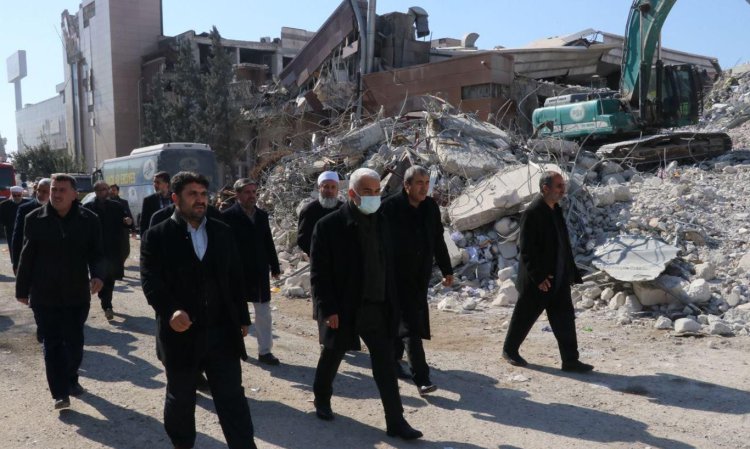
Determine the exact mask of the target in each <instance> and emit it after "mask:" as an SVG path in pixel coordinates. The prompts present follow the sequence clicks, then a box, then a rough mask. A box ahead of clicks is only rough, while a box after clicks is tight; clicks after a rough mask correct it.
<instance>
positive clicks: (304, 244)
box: [297, 171, 344, 256]
mask: <svg viewBox="0 0 750 449" xmlns="http://www.w3.org/2000/svg"><path fill="white" fill-rule="evenodd" d="M338 194H339V175H338V174H336V172H334V171H324V172H323V173H321V174H320V176H318V199H317V200H315V201H312V202H311V203H309V204H308V205H306V206H305V207H304V208H303V209H302V211H300V213H299V222H298V223H297V246H299V247H300V249H302V251H304V253H305V254H307V255H308V256H309V255H310V241H311V240H312V234H313V230H314V229H315V224H316V223H317V222H318V220H320V219H321V218H323V217H325V216H326V215H328V214H330V213H331V212H333V211H335V210H336V209H338V208H339V206H341V205H342V204H344V203H343V202H342V201H340V200H339V199H338Z"/></svg>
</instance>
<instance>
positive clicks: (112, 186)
mask: <svg viewBox="0 0 750 449" xmlns="http://www.w3.org/2000/svg"><path fill="white" fill-rule="evenodd" d="M109 188H110V189H117V191H118V192H119V191H120V186H118V185H117V184H110V186H109Z"/></svg>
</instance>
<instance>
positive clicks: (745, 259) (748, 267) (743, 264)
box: [737, 251, 750, 273]
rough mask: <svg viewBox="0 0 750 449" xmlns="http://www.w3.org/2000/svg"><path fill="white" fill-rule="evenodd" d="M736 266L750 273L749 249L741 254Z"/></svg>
mask: <svg viewBox="0 0 750 449" xmlns="http://www.w3.org/2000/svg"><path fill="white" fill-rule="evenodd" d="M737 268H738V269H740V270H743V271H745V272H746V273H750V251H748V253H747V254H745V255H744V256H742V259H740V262H739V263H738V264H737Z"/></svg>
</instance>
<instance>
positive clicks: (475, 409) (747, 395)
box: [0, 241, 750, 449]
mask: <svg viewBox="0 0 750 449" xmlns="http://www.w3.org/2000/svg"><path fill="white" fill-rule="evenodd" d="M133 243H134V246H133V255H137V242H135V241H134V242H133ZM2 248H3V254H0V273H2V275H0V295H2V298H3V301H0V370H2V371H1V372H0V404H2V407H1V408H0V417H2V421H1V423H2V424H0V447H1V448H4V449H15V448H43V449H55V448H66V449H67V448H76V449H79V448H80V449H89V448H115V449H131V448H167V447H171V446H170V444H169V440H168V439H167V437H166V434H165V432H164V429H163V427H162V407H163V401H164V387H165V376H164V372H163V369H162V366H161V364H160V363H159V362H158V360H157V359H156V357H155V352H154V337H153V333H154V320H153V312H152V310H151V309H150V308H149V306H148V305H147V304H146V300H145V298H144V297H143V294H142V293H141V289H140V283H139V280H138V271H137V259H135V258H131V260H130V261H129V266H128V267H127V270H126V280H125V282H118V284H117V287H116V291H115V300H114V306H115V312H116V317H115V320H114V321H112V322H107V321H106V320H105V318H104V314H103V313H102V311H101V309H100V308H99V304H98V300H97V299H96V298H95V299H94V301H92V307H91V312H90V314H89V319H88V322H87V324H86V352H85V355H84V360H83V365H82V367H81V376H82V377H81V384H82V385H83V386H84V387H85V388H86V390H87V392H86V393H85V394H84V395H83V396H81V397H80V398H73V399H72V406H71V408H70V409H69V410H65V411H62V412H58V411H55V410H53V409H52V399H51V397H50V395H49V392H48V390H47V385H46V381H45V377H44V366H43V359H42V351H41V347H40V345H39V344H38V343H37V342H36V340H35V337H34V329H35V325H34V323H33V319H32V315H31V311H30V310H29V309H28V308H26V307H24V306H22V305H21V304H19V303H17V302H16V301H15V299H14V279H13V277H12V276H11V275H10V273H12V271H11V269H10V264H9V261H8V256H7V250H6V248H7V246H6V245H5V243H4V242H2ZM273 305H274V306H275V310H274V322H275V328H274V335H275V340H274V344H275V346H274V350H273V351H274V354H276V355H277V356H278V357H279V358H280V359H281V361H282V365H281V366H278V367H270V368H269V367H266V366H263V365H259V364H258V363H257V360H256V357H257V351H256V348H257V346H256V342H255V338H254V337H252V336H250V337H248V338H247V339H246V345H247V348H248V352H249V353H250V354H251V358H250V360H249V361H248V363H243V380H244V385H245V390H246V395H247V397H248V399H249V402H250V409H251V412H252V414H253V421H254V424H255V428H256V441H257V443H258V447H260V448H310V449H315V448H336V449H337V448H355V449H360V448H362V449H365V448H437V449H449V448H453V449H477V448H496V449H515V448H527V449H531V448H552V447H555V448H647V447H649V448H674V449H688V448H732V449H735V448H750V433H748V430H747V429H748V428H750V418H749V416H750V369H749V367H748V362H750V338H747V337H737V338H722V337H705V338H695V337H688V338H686V337H675V336H671V335H669V334H668V333H665V332H664V331H656V330H653V329H652V328H650V327H649V326H648V325H647V324H648V323H644V324H643V325H637V324H636V325H631V326H626V327H623V326H618V325H616V324H614V323H612V322H610V321H608V320H605V319H604V318H602V317H598V316H596V315H595V314H589V313H586V314H582V315H581V316H580V317H579V319H578V320H577V328H578V336H579V345H580V350H581V358H582V360H584V361H586V362H589V363H592V364H594V365H595V366H596V371H595V372H593V373H590V374H585V375H581V374H567V373H563V372H561V371H560V370H559V369H558V368H559V356H558V353H557V347H556V344H555V340H554V337H553V336H552V334H551V333H550V332H545V331H543V330H542V328H543V326H544V325H545V324H546V323H545V322H544V321H541V320H540V322H538V323H537V324H536V326H535V327H534V329H533V330H532V332H531V334H530V336H529V338H528V340H527V342H526V343H525V344H524V346H523V347H522V348H521V353H522V355H523V356H524V357H525V358H526V359H527V360H528V361H529V362H530V366H529V367H527V368H515V367H512V366H510V365H508V364H506V363H504V362H502V361H501V360H500V356H499V355H500V347H501V344H502V340H503V338H504V336H505V331H504V330H503V323H504V322H505V321H507V319H508V318H509V315H510V312H511V309H495V311H494V312H492V313H487V312H483V313H472V314H464V315H454V314H450V313H444V312H438V311H433V314H432V323H433V326H432V328H433V332H434V334H435V335H434V338H433V340H432V341H429V342H427V343H426V351H427V358H428V362H429V363H430V365H431V366H432V368H433V371H432V380H433V382H434V383H435V384H437V385H438V387H439V390H438V391H437V392H435V393H434V394H433V395H431V396H429V397H425V398H421V397H420V396H419V395H418V394H417V390H416V388H415V387H414V385H412V384H410V383H409V382H405V381H399V382H400V387H401V395H402V399H403V403H404V408H405V409H406V417H407V420H408V421H409V422H410V423H411V424H412V425H413V426H414V427H416V428H418V429H420V430H422V431H423V432H424V433H425V437H424V439H422V440H420V441H417V442H404V441H401V440H398V439H393V438H390V437H388V436H386V434H385V432H384V429H385V420H384V417H383V412H382V407H381V405H380V401H379V399H378V394H377V390H376V388H375V383H374V381H373V379H372V373H371V371H370V369H369V358H368V357H367V355H366V354H365V353H352V354H350V355H348V356H347V357H346V359H345V361H344V363H342V365H341V368H340V370H339V375H338V377H337V378H336V382H335V383H334V389H335V392H334V398H333V401H332V406H333V410H334V412H335V413H336V419H335V420H334V421H332V422H323V421H320V420H319V419H316V417H315V415H314V413H313V405H312V392H311V384H312V380H313V376H314V371H315V364H316V362H317V354H318V350H319V349H318V344H317V334H316V328H315V326H314V322H313V321H312V320H311V319H310V315H311V306H310V302H309V300H305V299H286V298H283V297H276V298H275V299H274V302H273ZM196 418H197V426H198V440H197V443H196V447H197V448H205V449H212V448H221V447H226V445H225V443H224V438H223V435H222V433H221V430H220V428H219V424H218V419H217V417H216V413H215V411H214V408H213V402H212V401H211V398H210V397H208V396H203V395H199V400H198V407H197V410H196Z"/></svg>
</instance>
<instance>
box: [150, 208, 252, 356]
mask: <svg viewBox="0 0 750 449" xmlns="http://www.w3.org/2000/svg"><path fill="white" fill-rule="evenodd" d="M206 233H207V235H208V246H207V250H206V255H205V256H204V258H206V259H205V260H206V263H207V264H209V266H210V267H211V268H212V273H213V275H214V276H215V278H214V279H215V281H216V284H217V285H219V286H220V289H219V291H217V292H216V299H217V300H218V301H220V304H221V306H222V311H223V318H224V319H225V324H226V328H227V329H228V333H227V338H228V341H227V345H229V347H232V348H234V349H235V350H236V353H237V355H238V356H239V357H242V358H243V359H245V358H247V353H246V352H245V344H244V341H243V338H242V333H241V332H240V326H241V325H249V324H250V315H249V314H248V311H247V305H246V304H245V301H244V299H245V298H244V293H243V291H242V273H241V271H240V269H239V267H240V264H239V260H238V259H239V256H238V254H237V249H236V246H235V243H234V241H233V240H232V234H231V232H230V229H229V228H228V227H227V226H226V225H225V224H224V223H222V222H220V221H218V220H215V219H213V218H209V219H208V220H207V223H206ZM200 264H201V261H200V260H199V259H198V257H197V256H196V255H195V250H194V249H193V243H192V241H191V239H190V233H189V232H188V230H187V224H186V223H185V221H184V220H182V218H180V217H178V219H177V221H176V220H172V219H169V220H165V221H163V222H161V223H159V224H157V225H155V226H154V227H152V228H150V229H149V230H148V231H147V232H146V233H145V234H144V235H143V240H142V241H141V283H142V285H143V293H144V295H145V296H146V299H147V300H148V303H149V304H150V305H151V307H153V308H154V310H155V311H156V321H157V334H156V344H157V353H159V354H160V357H161V360H162V361H163V362H164V366H165V367H168V368H169V367H172V366H175V365H180V366H183V365H185V364H189V363H191V362H192V361H193V359H192V356H193V355H194V354H195V353H196V351H195V349H196V345H197V344H200V343H201V342H202V338H205V336H204V335H203V334H202V333H203V332H205V328H203V327H201V326H200V325H198V324H195V325H193V326H191V327H190V328H189V329H188V330H187V331H185V332H175V331H174V330H172V328H171V327H170V326H169V320H170V318H171V317H172V314H173V313H174V312H175V311H177V310H184V311H186V312H187V313H188V315H189V316H190V317H193V319H194V318H195V317H199V316H201V313H202V307H203V304H204V298H201V294H200V289H199V288H196V285H195V282H196V279H200V278H201V276H200V269H201V267H200Z"/></svg>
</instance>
